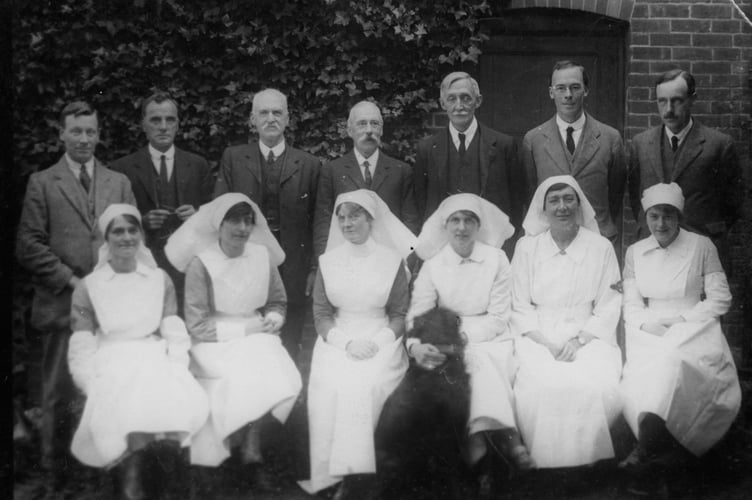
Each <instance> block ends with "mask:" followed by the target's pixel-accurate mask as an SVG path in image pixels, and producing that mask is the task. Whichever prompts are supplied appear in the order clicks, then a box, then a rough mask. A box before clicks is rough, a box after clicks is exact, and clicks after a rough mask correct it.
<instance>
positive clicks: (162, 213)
mask: <svg viewBox="0 0 752 500" xmlns="http://www.w3.org/2000/svg"><path fill="white" fill-rule="evenodd" d="M169 216H170V212H168V211H167V210H165V209H164V208H155V209H154V210H149V211H148V212H146V215H144V217H143V222H144V227H145V228H146V229H151V230H154V229H159V228H161V227H162V224H164V223H165V221H166V220H167V217H169Z"/></svg>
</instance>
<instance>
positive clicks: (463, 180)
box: [415, 71, 527, 258]
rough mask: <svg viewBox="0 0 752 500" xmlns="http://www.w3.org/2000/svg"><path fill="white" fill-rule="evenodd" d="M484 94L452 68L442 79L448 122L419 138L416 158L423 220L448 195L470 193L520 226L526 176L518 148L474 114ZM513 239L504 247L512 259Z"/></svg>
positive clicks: (442, 103)
mask: <svg viewBox="0 0 752 500" xmlns="http://www.w3.org/2000/svg"><path fill="white" fill-rule="evenodd" d="M482 101H483V96H482V95H481V94H480V88H479V87H478V82H477V81H475V79H474V78H473V77H471V76H470V75H469V74H467V73H465V72H462V71H457V72H454V73H450V74H448V75H447V76H446V77H444V80H443V81H442V82H441V88H440V103H441V107H442V109H444V111H446V113H447V117H448V118H449V126H448V127H447V129H446V130H443V131H441V132H439V133H437V134H436V135H433V136H431V137H428V138H426V139H423V140H422V141H420V142H419V143H418V146H417V158H416V160H415V196H416V198H417V201H418V210H419V212H420V216H421V218H422V220H426V219H427V218H428V217H429V216H430V215H431V214H432V213H433V212H434V210H436V208H437V207H438V206H439V203H441V201H442V200H443V199H444V198H446V197H447V196H449V195H452V194H456V193H473V194H477V195H479V196H481V197H482V198H485V199H487V200H488V201H490V202H492V203H494V204H495V205H496V206H498V207H499V208H500V209H501V210H502V211H503V212H504V213H505V214H507V215H508V216H509V219H510V221H511V222H512V224H513V225H514V227H515V228H520V227H521V226H522V215H523V205H524V203H525V201H526V200H525V195H526V193H527V191H526V188H525V176H524V173H523V171H522V170H521V169H520V168H519V166H518V163H517V147H516V146H515V144H514V140H513V139H512V138H511V137H509V136H508V135H506V134H502V133H501V132H497V131H495V130H492V129H490V128H488V127H486V126H485V125H483V124H482V123H480V122H478V120H477V119H476V118H475V111H476V110H477V109H478V108H479V107H480V105H481V102H482ZM513 247H514V241H513V238H511V239H510V240H508V241H507V244H505V245H504V250H506V251H507V254H508V255H509V256H510V258H511V253H510V252H511V250H512V249H513Z"/></svg>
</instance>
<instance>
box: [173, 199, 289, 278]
mask: <svg viewBox="0 0 752 500" xmlns="http://www.w3.org/2000/svg"><path fill="white" fill-rule="evenodd" d="M243 202H245V203H248V204H249V205H250V206H251V208H252V209H253V213H254V215H255V218H256V221H255V223H254V225H253V230H252V231H251V236H250V238H248V242H249V243H256V244H259V245H263V246H265V247H266V248H267V250H268V251H269V259H270V260H271V262H272V264H274V265H275V266H279V265H280V264H282V262H284V260H285V252H284V251H283V250H282V247H281V246H279V242H278V241H277V239H276V238H275V237H274V235H272V232H271V231H270V230H269V225H268V224H267V222H266V218H265V217H264V216H263V214H262V213H261V210H260V209H259V207H258V205H256V204H255V203H254V202H253V201H251V199H250V198H249V197H247V196H246V195H244V194H242V193H225V194H223V195H222V196H219V197H217V198H216V199H215V200H213V201H211V202H209V203H206V204H205V205H201V207H200V208H199V209H198V212H196V213H195V214H193V215H192V216H191V217H190V218H189V219H188V220H186V221H185V222H184V223H183V225H182V226H180V227H179V228H178V229H177V231H175V232H174V233H172V235H170V237H169V239H168V240H167V244H166V245H165V255H166V256H167V258H168V259H169V261H170V263H171V264H172V265H173V266H174V267H175V269H177V270H178V271H181V272H185V269H186V267H188V263H189V262H190V261H191V259H192V258H193V257H195V256H196V255H198V254H199V253H201V252H202V251H204V250H205V249H207V248H209V247H210V246H211V245H214V244H216V243H217V241H218V240H219V226H220V225H221V224H222V220H223V219H224V217H225V214H227V211H228V210H230V208H232V207H233V206H234V205H236V204H238V203H243Z"/></svg>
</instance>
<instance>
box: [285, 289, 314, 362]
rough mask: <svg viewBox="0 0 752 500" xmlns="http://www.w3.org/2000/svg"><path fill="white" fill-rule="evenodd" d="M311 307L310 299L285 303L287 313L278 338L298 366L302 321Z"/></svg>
mask: <svg viewBox="0 0 752 500" xmlns="http://www.w3.org/2000/svg"><path fill="white" fill-rule="evenodd" d="M310 309H311V301H310V300H304V301H302V302H289V303H288V304H287V314H286V315H285V324H284V325H282V331H281V332H280V339H281V340H282V345H283V346H285V349H287V352H288V353H289V354H290V357H291V358H292V360H293V361H294V362H295V364H296V365H298V366H300V359H299V358H300V355H301V351H302V349H301V347H302V346H301V342H302V332H303V322H304V321H305V317H306V314H307V313H308V311H309V310H310Z"/></svg>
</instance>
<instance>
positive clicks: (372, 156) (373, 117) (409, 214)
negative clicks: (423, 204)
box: [313, 101, 420, 257]
mask: <svg viewBox="0 0 752 500" xmlns="http://www.w3.org/2000/svg"><path fill="white" fill-rule="evenodd" d="M383 130H384V120H383V118H382V117H381V111H380V110H379V108H378V106H376V105H375V104H374V103H372V102H370V101H361V102H359V103H357V104H356V105H355V106H353V107H352V109H350V116H349V118H348V119H347V134H348V135H349V136H350V138H351V139H352V140H353V149H352V150H350V151H349V152H348V153H347V154H345V156H343V157H342V158H338V159H337V160H334V161H332V162H330V163H328V164H326V165H324V166H323V167H322V169H321V176H320V178H319V187H318V194H317V195H316V216H315V220H314V229H313V246H314V251H315V253H316V256H317V257H318V256H319V255H321V254H322V253H324V250H326V240H327V238H328V236H329V225H330V223H331V218H332V210H333V208H334V200H335V199H336V198H337V196H338V195H339V194H340V193H347V192H349V191H355V190H356V189H370V190H372V191H374V192H376V194H378V195H379V196H380V197H381V199H382V200H384V202H385V203H386V204H387V205H388V206H389V208H390V209H391V211H392V212H393V213H394V215H396V216H397V217H398V218H399V219H400V220H401V221H402V222H403V223H404V224H405V225H406V226H407V227H408V228H409V229H410V230H411V231H412V232H414V233H416V234H417V233H418V231H419V230H420V217H419V216H418V209H417V206H416V204H415V191H414V187H413V172H412V169H411V168H410V167H409V166H408V165H407V164H406V163H403V162H401V161H399V160H396V159H394V158H391V157H389V156H387V155H386V154H384V152H383V151H381V150H380V149H379V148H380V146H381V134H382V132H383Z"/></svg>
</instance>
